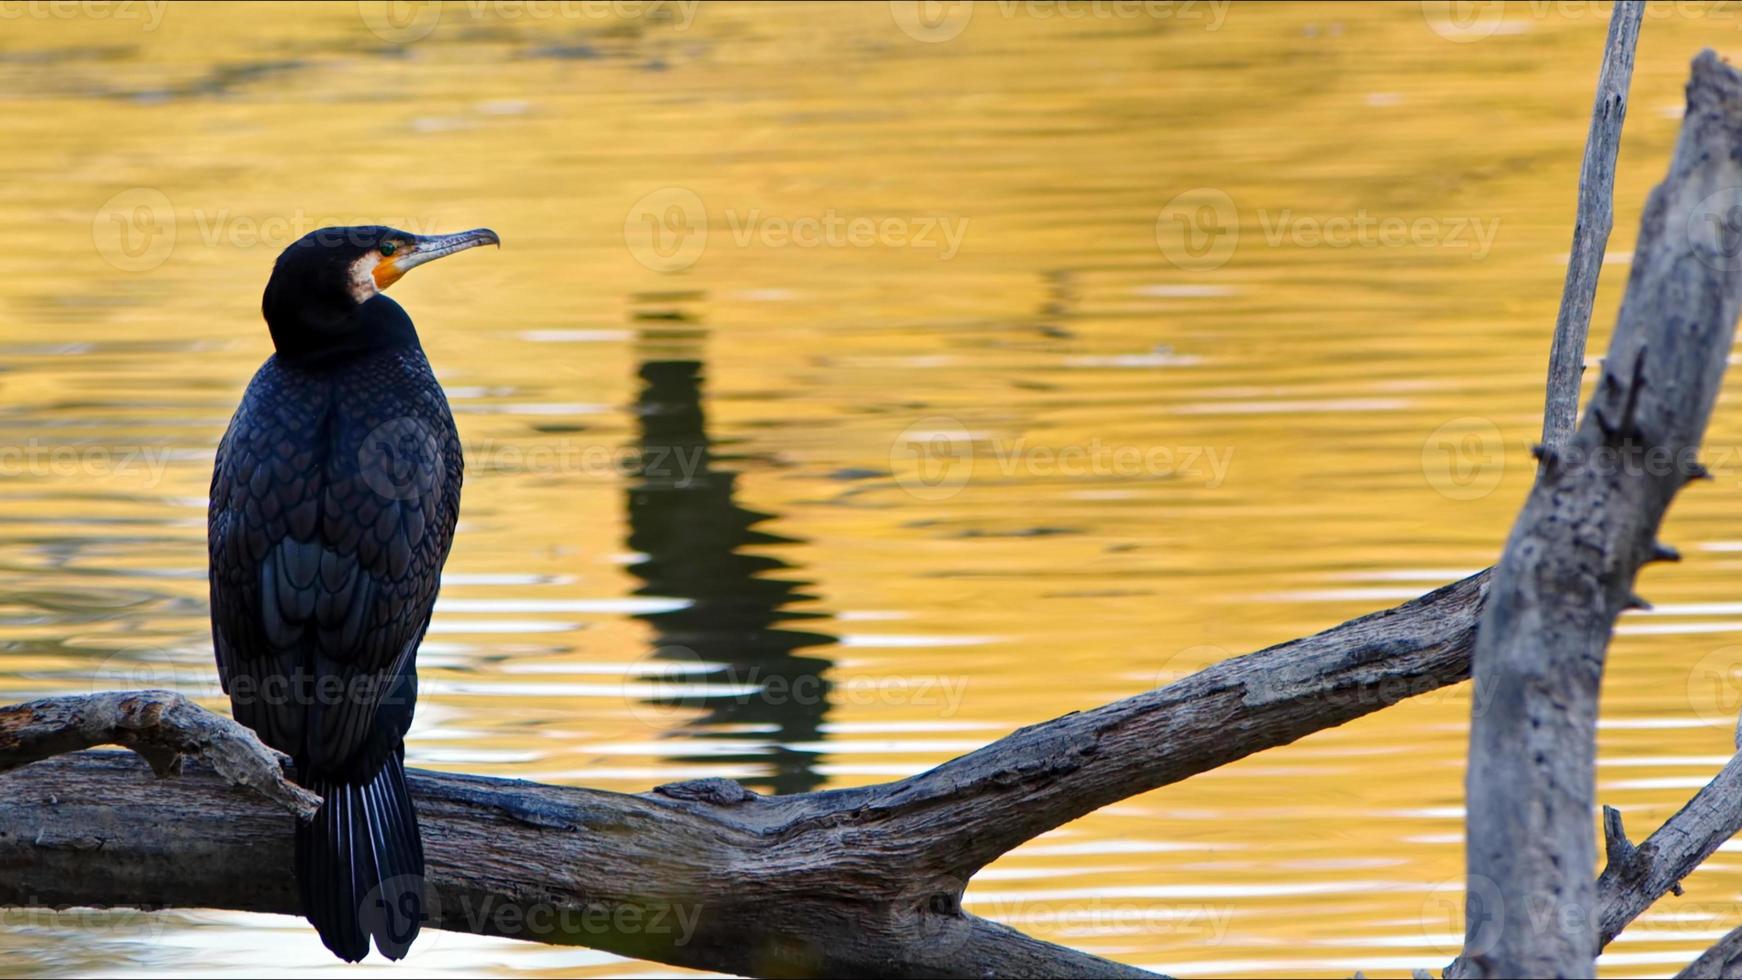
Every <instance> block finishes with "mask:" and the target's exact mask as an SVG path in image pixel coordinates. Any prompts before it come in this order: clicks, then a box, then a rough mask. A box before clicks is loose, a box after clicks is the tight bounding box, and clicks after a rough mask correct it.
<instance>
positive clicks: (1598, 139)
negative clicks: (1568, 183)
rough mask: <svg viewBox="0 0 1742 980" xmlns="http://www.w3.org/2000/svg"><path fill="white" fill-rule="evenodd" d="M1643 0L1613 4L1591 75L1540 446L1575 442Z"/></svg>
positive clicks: (1558, 445)
mask: <svg viewBox="0 0 1742 980" xmlns="http://www.w3.org/2000/svg"><path fill="white" fill-rule="evenodd" d="M1644 17H1645V3H1644V0H1628V2H1625V3H1617V4H1615V7H1614V12H1613V13H1612V14H1610V16H1609V41H1608V44H1607V45H1605V47H1604V49H1603V52H1604V53H1603V67H1602V69H1601V70H1600V71H1599V72H1598V74H1597V98H1596V103H1595V104H1594V105H1593V106H1592V107H1591V132H1590V134H1589V135H1588V136H1586V137H1585V161H1584V163H1583V164H1581V165H1580V167H1579V206H1578V210H1577V211H1576V212H1575V214H1574V217H1573V248H1572V252H1571V254H1570V255H1568V257H1567V281H1566V285H1565V286H1564V287H1562V289H1561V306H1560V313H1559V314H1558V315H1557V316H1556V318H1555V329H1554V345H1553V346H1552V347H1551V348H1550V349H1549V356H1548V397H1547V404H1546V405H1545V406H1544V409H1543V413H1542V444H1543V445H1544V446H1548V447H1550V448H1551V449H1558V448H1560V447H1562V446H1565V445H1566V444H1567V441H1568V440H1569V439H1571V438H1572V436H1573V423H1574V422H1575V421H1577V419H1578V414H1579V379H1580V378H1581V377H1582V376H1583V375H1584V373H1585V338H1586V336H1587V335H1588V334H1589V333H1590V328H1591V304H1592V303H1593V302H1595V300H1596V298H1597V279H1598V276H1599V274H1600V273H1601V272H1602V271H1603V253H1604V251H1605V250H1606V249H1607V248H1608V245H1609V229H1610V227H1611V226H1612V225H1613V224H1614V222H1615V206H1614V204H1613V201H1614V197H1615V157H1616V155H1617V154H1618V153H1619V152H1620V151H1621V124H1622V122H1623V121H1625V120H1626V118H1627V88H1628V86H1629V84H1631V82H1632V80H1633V50H1634V47H1635V46H1636V45H1637V44H1638V41H1639V24H1640V21H1641V20H1643V19H1644Z"/></svg>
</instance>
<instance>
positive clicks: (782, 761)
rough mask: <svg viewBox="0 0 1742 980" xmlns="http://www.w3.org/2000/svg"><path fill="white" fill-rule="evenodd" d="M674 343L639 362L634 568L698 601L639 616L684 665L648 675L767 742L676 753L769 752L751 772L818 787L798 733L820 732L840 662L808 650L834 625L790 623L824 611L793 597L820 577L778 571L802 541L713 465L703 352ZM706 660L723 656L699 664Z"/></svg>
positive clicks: (732, 730) (682, 699)
mask: <svg viewBox="0 0 1742 980" xmlns="http://www.w3.org/2000/svg"><path fill="white" fill-rule="evenodd" d="M647 339H649V338H648V337H647V336H646V335H645V334H644V340H647ZM654 348H659V345H658V344H657V343H656V344H652V345H647V344H644V350H646V351H651V350H653V349H654ZM670 353H671V351H670V349H669V348H659V350H658V353H647V354H644V359H643V360H642V363H641V368H640V375H641V382H642V387H641V392H640V395H639V396H638V398H637V399H636V413H637V415H638V417H639V420H640V432H641V438H640V446H639V448H640V454H639V463H638V465H637V468H636V471H635V472H634V473H632V474H631V481H630V487H629V548H630V550H632V551H635V552H639V553H641V554H644V555H646V558H645V559H644V560H642V561H640V562H637V563H636V564H634V565H632V566H630V570H631V571H632V572H634V573H635V574H636V575H637V576H639V577H640V578H641V579H643V580H644V581H645V583H646V584H645V585H643V586H642V587H641V588H639V589H637V590H636V593H637V594H638V595H656V596H670V597H674V598H679V599H688V600H690V602H691V604H690V605H689V606H687V607H685V608H683V609H677V610H672V611H669V612H658V613H649V614H645V615H642V616H641V617H640V618H642V619H644V620H646V621H647V622H649V623H651V624H652V625H653V627H654V629H655V630H656V631H657V636H656V638H655V644H656V645H657V648H658V649H657V650H656V652H655V654H654V659H655V660H656V661H658V662H659V663H661V664H662V665H669V666H670V667H671V668H672V669H673V671H674V672H673V673H671V674H666V675H660V676H657V677H654V678H650V680H651V681H652V682H653V683H655V684H658V685H662V686H669V687H671V688H672V691H673V694H672V695H671V696H670V697H656V698H654V699H652V700H651V701H650V702H649V703H653V704H661V705H673V704H675V705H680V706H683V707H685V708H697V709H700V710H701V711H702V712H703V714H702V716H701V717H700V718H696V719H694V720H693V721H691V722H689V724H688V726H687V734H692V735H697V736H701V737H717V738H731V739H742V740H752V741H758V742H760V741H763V740H766V741H767V742H768V743H769V746H768V748H766V749H760V748H759V749H757V750H755V751H751V752H745V753H737V754H732V753H727V754H723V755H721V754H710V755H708V756H705V757H703V756H690V757H684V756H678V757H676V758H678V759H682V760H684V761H712V762H722V761H738V762H744V763H748V764H750V765H751V766H753V767H756V768H760V767H761V766H769V765H770V764H771V769H772V772H771V773H770V774H769V775H766V776H760V777H752V778H749V779H746V780H744V782H746V783H748V784H750V785H752V786H755V787H757V788H759V789H763V790H766V791H771V792H776V793H798V792H804V791H806V790H811V789H815V788H817V786H819V785H820V784H821V783H822V781H823V780H822V777H821V776H819V775H818V774H817V773H816V771H815V769H814V764H815V761H816V758H815V756H814V754H813V753H810V752H800V751H795V750H793V749H791V748H788V746H791V745H793V744H796V743H801V742H814V741H817V740H818V739H819V738H820V734H821V733H820V728H821V726H822V722H823V718H824V716H825V715H826V714H827V713H828V707H829V705H828V693H829V682H828V680H827V678H826V676H825V675H826V672H827V670H828V668H829V667H830V666H831V662H830V661H829V660H827V659H825V658H822V657H817V656H805V655H800V654H799V653H798V651H800V650H803V649H805V648H807V647H816V646H821V645H825V644H830V643H833V642H835V638H834V637H832V636H829V635H827V634H824V633H817V632H811V631H807V630H800V629H787V628H783V626H782V624H785V623H793V622H797V621H801V620H807V619H814V618H817V616H818V615H819V614H816V613H803V612H797V611H792V610H788V609H786V607H787V606H788V605H790V604H792V603H794V602H798V601H803V600H806V599H809V598H811V596H809V595H807V594H805V593H804V592H802V591H800V590H801V589H803V588H805V587H806V586H808V585H809V583H807V582H802V581H795V580H792V579H788V578H782V577H778V576H779V573H781V572H783V571H786V570H788V569H790V568H791V567H792V566H790V565H788V564H787V563H786V562H784V561H781V560H780V559H779V558H776V557H773V556H772V555H769V554H768V553H767V552H766V549H769V548H776V547H780V546H783V545H789V544H794V543H797V542H796V541H795V540H794V539H792V538H785V537H780V536H778V535H774V534H769V533H767V532H764V531H758V530H756V529H755V528H756V525H758V524H760V523H762V522H764V521H766V520H768V519H769V518H770V517H771V516H773V515H771V514H765V513H759V512H757V511H753V510H748V509H746V508H744V507H740V506H739V505H738V504H737V503H736V502H734V501H733V499H732V494H733V490H734V486H735V483H736V480H737V475H736V474H735V473H733V472H732V471H730V470H722V469H716V468H715V466H714V463H715V461H716V457H715V456H714V453H713V445H712V443H711V442H710V440H709V438H708V434H707V420H706V416H705V415H704V414H703V411H702V404H701V397H702V362H701V361H700V360H696V359H691V358H685V357H672V356H669V355H670ZM662 355H665V356H663V357H662ZM698 663H705V664H717V665H721V666H719V667H717V668H711V669H707V670H705V671H702V672H699V673H697V672H691V671H690V669H691V668H692V667H693V666H694V665H696V664H698ZM714 688H717V689H718V693H715V692H713V691H711V690H710V689H714ZM748 689H753V690H750V691H749V693H746V691H747V690H748ZM674 717H675V716H674Z"/></svg>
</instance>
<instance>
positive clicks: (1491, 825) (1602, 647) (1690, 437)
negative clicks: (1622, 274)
mask: <svg viewBox="0 0 1742 980" xmlns="http://www.w3.org/2000/svg"><path fill="white" fill-rule="evenodd" d="M1738 188H1742V78H1739V77H1738V76H1737V74H1736V73H1735V72H1734V71H1733V70H1732V69H1730V68H1729V67H1728V66H1726V65H1724V64H1723V63H1722V62H1721V61H1719V59H1718V57H1717V56H1716V55H1715V54H1713V53H1711V52H1709V51H1708V52H1705V53H1703V54H1701V55H1700V57H1699V58H1697V59H1696V60H1695V62H1694V67H1693V78H1692V81H1691V82H1690V83H1689V86H1688V108H1687V113H1686V116H1685V118H1684V120H1683V123H1682V131H1681V137H1680V140H1679V142H1678V143H1677V146H1676V152H1675V156H1674V159H1673V160H1672V161H1671V164H1670V171H1669V176H1668V178H1667V179H1666V180H1665V181H1664V182H1663V183H1662V184H1661V185H1659V186H1658V187H1657V188H1656V189H1655V190H1654V191H1653V192H1652V194H1651V197H1650V199H1649V201H1648V202H1647V204H1646V208H1645V214H1644V218H1643V221H1642V222H1641V228H1640V233H1639V241H1638V244H1637V246H1636V248H1635V253H1634V262H1633V269H1632V274H1631V276H1630V277H1629V280H1628V286H1627V294H1626V298H1625V299H1624V301H1623V302H1622V306H1621V313H1620V317H1619V319H1618V321H1617V323H1616V327H1615V334H1614V337H1613V339H1612V341H1611V343H1610V346H1609V353H1608V357H1607V358H1606V360H1605V364H1604V369H1603V377H1602V379H1601V381H1600V382H1599V384H1598V386H1597V390H1596V392H1595V393H1594V394H1593V396H1592V399H1591V405H1590V408H1589V410H1588V411H1587V412H1586V413H1585V417H1584V421H1583V423H1582V424H1581V425H1580V427H1579V430H1578V432H1577V434H1576V435H1575V436H1574V438H1573V439H1572V441H1571V442H1570V443H1569V444H1567V445H1566V446H1565V447H1564V448H1560V449H1555V448H1552V447H1550V448H1547V449H1545V455H1544V459H1543V466H1542V468H1541V472H1540V473H1539V474H1538V477H1537V482H1536V486H1535V487H1534V489H1533V490H1532V491H1531V495H1530V498H1529V499H1528V501H1527V502H1526V504H1525V506H1524V511H1523V513H1522V514H1521V515H1520V516H1519V519H1518V522H1517V524H1515V525H1514V527H1513V531H1512V534H1511V536H1510V538H1509V539H1508V541H1507V545H1506V550H1505V552H1504V553H1503V555H1502V557H1501V561H1500V564H1499V565H1498V566H1497V567H1496V569H1495V573H1494V582H1493V586H1492V590H1491V595H1490V598H1489V601H1488V603H1487V606H1486V608H1485V609H1484V611H1483V615H1482V623H1481V628H1480V629H1479V631H1478V639H1477V646H1476V652H1475V657H1474V673H1475V683H1476V688H1475V698H1474V703H1475V705H1476V706H1477V709H1476V710H1475V711H1473V713H1472V721H1471V734H1470V757H1469V775H1468V802H1467V809H1468V834H1467V839H1468V844H1467V847H1468V870H1469V874H1470V877H1471V880H1472V881H1482V882H1486V883H1488V884H1489V885H1491V887H1483V888H1480V889H1477V888H1472V889H1471V895H1472V898H1471V900H1470V907H1469V908H1468V910H1467V919H1466V935H1465V950H1464V962H1465V964H1466V966H1467V968H1468V969H1470V970H1471V971H1472V972H1471V974H1469V975H1473V976H1484V977H1507V976H1545V977H1580V976H1590V975H1592V974H1593V972H1594V970H1595V966H1594V960H1595V957H1596V953H1597V949H1598V942H1597V933H1598V929H1597V914H1596V889H1595V884H1594V880H1593V877H1592V874H1591V872H1592V870H1593V869H1594V868H1595V866H1596V851H1595V841H1594V838H1593V835H1592V833H1591V814H1592V812H1593V811H1592V807H1593V783H1594V772H1595V745H1596V738H1595V736H1596V716H1597V696H1598V688H1599V686H1600V683H1601V680H1602V674H1603V660H1604V654H1605V651H1606V650H1607V648H1608V642H1609V635H1610V630H1611V628H1612V626H1613V625H1614V622H1615V619H1616V617H1617V616H1619V615H1620V613H1621V612H1622V610H1623V609H1625V608H1627V607H1629V606H1630V605H1635V604H1637V603H1638V601H1639V600H1637V599H1636V598H1635V597H1634V594H1633V584H1634V578H1635V576H1636V575H1637V573H1638V570H1639V568H1640V566H1641V565H1643V564H1644V563H1646V562H1648V561H1654V560H1662V559H1667V558H1673V557H1674V553H1673V552H1672V551H1670V550H1668V549H1666V548H1664V547H1663V546H1661V545H1658V544H1657V543H1656V541H1655V538H1656V533H1657V527H1658V524H1659V522H1660V521H1661V520H1662V518H1663V514H1664V511H1665V509H1666V508H1667V507H1668V506H1669V503H1670V501H1671V499H1672V498H1673V497H1674V496H1675V493H1676V491H1677V490H1679V489H1680V488H1681V486H1682V485H1683V484H1685V483H1686V482H1687V481H1688V480H1690V479H1692V478H1694V477H1695V476H1698V475H1701V474H1702V473H1703V470H1701V469H1700V468H1699V467H1698V464H1697V463H1696V462H1695V461H1694V459H1695V453H1696V452H1697V449H1698V447H1699V443H1700V439H1701V436H1702V435H1703V434H1704V432H1705V427H1706V421H1707V418H1708V416H1709V415H1710V413H1711V409H1712V404H1713V402H1714V401H1715V399H1716V398H1717V393H1718V386H1719V383H1720V381H1721V380H1722V378H1723V372H1724V364H1725V359H1726V357H1727V356H1728V354H1729V351H1730V347H1731V343H1732V340H1733V337H1734V333H1735V326H1736V317H1737V313H1738V310H1739V309H1742V261H1739V258H1738V254H1737V253H1738V248H1737V240H1736V236H1737V235H1738V234H1742V226H1738V225H1737V217H1736V215H1742V196H1739V195H1738V190H1737V189H1738ZM1732 208H1736V209H1737V210H1736V212H1735V214H1732V211H1731V209H1732ZM1482 894H1487V895H1499V896H1501V897H1502V901H1501V903H1500V904H1501V907H1500V908H1498V909H1493V908H1484V907H1481V905H1482V903H1481V902H1480V901H1479V896H1480V895H1482Z"/></svg>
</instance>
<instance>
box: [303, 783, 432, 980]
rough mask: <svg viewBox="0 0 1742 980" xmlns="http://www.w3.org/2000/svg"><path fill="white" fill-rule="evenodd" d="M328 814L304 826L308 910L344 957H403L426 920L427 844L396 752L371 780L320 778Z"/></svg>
mask: <svg viewBox="0 0 1742 980" xmlns="http://www.w3.org/2000/svg"><path fill="white" fill-rule="evenodd" d="M307 785H308V788H309V789H311V790H313V791H315V792H316V793H319V794H320V795H321V798H322V800H323V801H324V802H323V803H322V804H321V809H320V812H318V813H316V814H315V818H314V819H313V820H311V821H310V822H308V823H306V824H298V825H297V830H296V877H297V888H298V890H299V892H300V893H301V895H302V908H303V915H305V916H307V917H308V920H309V922H310V924H312V925H313V926H314V927H315V930H316V931H317V932H319V933H320V935H321V942H323V943H325V944H326V946H327V948H328V949H330V950H332V951H333V952H334V953H335V954H336V955H337V956H338V957H339V958H340V959H343V960H346V961H349V962H352V963H355V962H357V961H358V960H361V959H363V958H364V957H365V956H368V955H369V941H370V939H371V938H373V939H374V941H375V947H376V948H377V949H379V950H380V951H381V955H383V956H385V957H387V958H388V959H390V960H397V959H401V958H403V957H404V956H405V954H406V952H407V951H408V950H410V948H411V943H412V941H413V940H415V939H416V938H417V934H418V929H419V927H420V926H421V925H422V924H423V916H424V894H423V841H422V839H421V838H420V836H419V834H418V830H417V812H416V811H415V810H414V809H413V808H412V804H411V793H410V791H409V790H408V789H407V787H406V785H405V767H404V764H403V763H402V762H401V761H400V760H399V758H398V757H397V756H392V757H389V758H388V760H387V763H386V764H385V765H383V766H382V767H381V771H380V772H379V773H377V774H376V775H375V778H374V779H372V780H370V781H369V782H368V783H366V784H356V783H340V782H334V781H332V780H326V779H320V778H315V779H311V780H310V781H309V782H308V783H307Z"/></svg>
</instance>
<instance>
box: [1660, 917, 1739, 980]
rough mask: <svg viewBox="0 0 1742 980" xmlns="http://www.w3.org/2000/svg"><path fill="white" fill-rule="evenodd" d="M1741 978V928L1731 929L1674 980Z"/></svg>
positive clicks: (1725, 979)
mask: <svg viewBox="0 0 1742 980" xmlns="http://www.w3.org/2000/svg"><path fill="white" fill-rule="evenodd" d="M1732 977H1742V926H1738V927H1737V928H1735V929H1731V930H1730V931H1729V932H1727V933H1725V934H1724V938H1722V939H1720V940H1718V941H1717V942H1716V943H1713V944H1712V948H1711V949H1708V950H1706V951H1705V952H1704V953H1701V954H1700V958H1699V959H1697V960H1694V961H1693V962H1692V963H1689V964H1688V965H1687V967H1686V968H1685V969H1683V970H1682V972H1680V973H1678V974H1676V975H1675V980H1731V978H1732Z"/></svg>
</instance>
